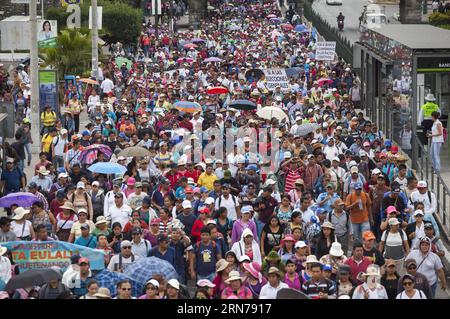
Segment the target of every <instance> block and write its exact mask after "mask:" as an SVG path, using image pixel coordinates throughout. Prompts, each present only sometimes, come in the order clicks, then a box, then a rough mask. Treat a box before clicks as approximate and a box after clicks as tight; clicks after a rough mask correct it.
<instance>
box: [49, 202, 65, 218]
mask: <svg viewBox="0 0 450 319" xmlns="http://www.w3.org/2000/svg"><path fill="white" fill-rule="evenodd" d="M63 205H64V202H63V203H61V204H60V203H59V202H58V200H57V199H56V198H55V199H53V200H52V201H51V203H50V211H51V212H52V214H53V215H54V216H55V218H56V216H58V214H60V213H62V211H63V210H62V209H61V206H63Z"/></svg>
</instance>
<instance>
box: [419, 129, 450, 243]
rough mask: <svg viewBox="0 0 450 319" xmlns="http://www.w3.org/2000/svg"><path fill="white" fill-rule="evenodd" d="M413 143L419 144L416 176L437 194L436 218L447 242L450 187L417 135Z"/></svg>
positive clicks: (449, 226) (449, 216)
mask: <svg viewBox="0 0 450 319" xmlns="http://www.w3.org/2000/svg"><path fill="white" fill-rule="evenodd" d="M413 143H416V144H417V145H418V149H419V157H418V160H417V163H416V164H417V171H416V176H417V178H420V179H422V180H424V181H426V182H427V183H428V189H430V190H432V191H433V192H434V194H435V195H436V200H437V211H436V214H435V218H436V219H437V220H438V222H439V224H440V226H441V228H442V230H443V231H442V232H441V233H442V234H444V236H445V239H446V240H447V242H448V241H449V234H450V209H449V204H450V189H449V188H448V186H447V185H446V183H445V181H444V179H443V178H442V176H441V175H440V174H439V172H436V171H435V170H434V169H433V161H432V159H431V156H430V154H429V152H428V151H427V150H425V147H424V146H423V145H422V143H421V142H420V141H419V139H418V138H417V136H413Z"/></svg>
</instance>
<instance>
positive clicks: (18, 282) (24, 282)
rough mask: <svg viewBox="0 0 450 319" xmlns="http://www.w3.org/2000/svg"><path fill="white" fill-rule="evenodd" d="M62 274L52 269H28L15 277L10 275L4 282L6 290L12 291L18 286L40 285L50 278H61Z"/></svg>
mask: <svg viewBox="0 0 450 319" xmlns="http://www.w3.org/2000/svg"><path fill="white" fill-rule="evenodd" d="M61 279H62V276H61V274H60V273H59V272H57V271H56V270H53V269H30V270H27V271H25V272H23V273H21V274H18V275H17V276H15V277H12V278H11V279H10V280H9V281H8V283H7V284H6V287H5V290H6V291H14V290H16V289H20V288H26V287H32V286H42V285H43V284H45V283H49V282H50V281H52V280H61Z"/></svg>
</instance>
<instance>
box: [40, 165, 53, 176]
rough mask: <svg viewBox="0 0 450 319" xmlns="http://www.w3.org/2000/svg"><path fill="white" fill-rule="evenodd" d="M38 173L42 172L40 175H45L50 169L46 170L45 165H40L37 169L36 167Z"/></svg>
mask: <svg viewBox="0 0 450 319" xmlns="http://www.w3.org/2000/svg"><path fill="white" fill-rule="evenodd" d="M37 172H38V174H42V175H44V176H47V175H48V174H49V173H50V171H47V169H46V168H45V166H41V167H39V169H38V171H37Z"/></svg>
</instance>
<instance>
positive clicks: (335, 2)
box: [327, 0, 342, 6]
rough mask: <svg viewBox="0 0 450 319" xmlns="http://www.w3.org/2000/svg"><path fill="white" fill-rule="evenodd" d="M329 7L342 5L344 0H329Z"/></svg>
mask: <svg viewBox="0 0 450 319" xmlns="http://www.w3.org/2000/svg"><path fill="white" fill-rule="evenodd" d="M327 4H328V5H339V6H341V5H342V0H327Z"/></svg>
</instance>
